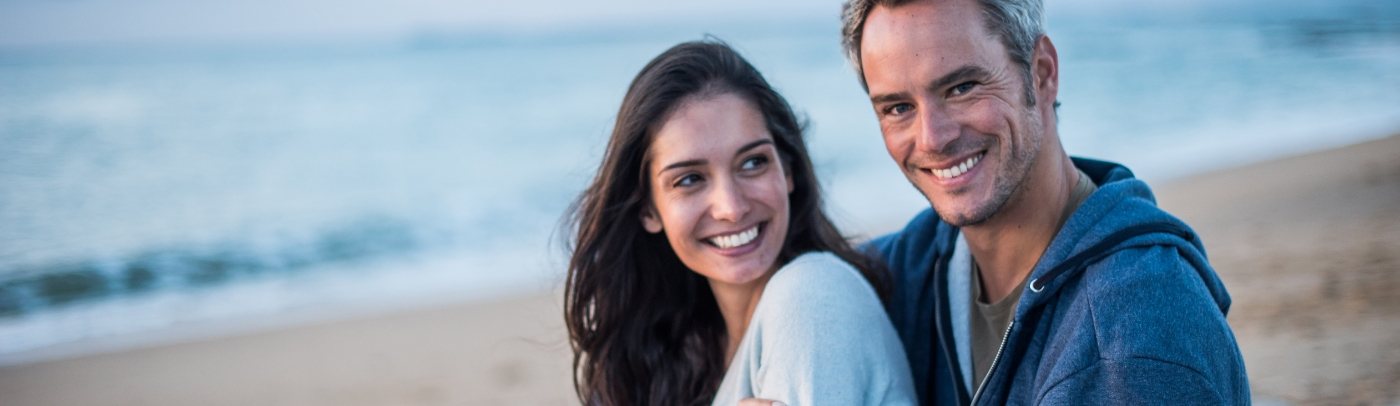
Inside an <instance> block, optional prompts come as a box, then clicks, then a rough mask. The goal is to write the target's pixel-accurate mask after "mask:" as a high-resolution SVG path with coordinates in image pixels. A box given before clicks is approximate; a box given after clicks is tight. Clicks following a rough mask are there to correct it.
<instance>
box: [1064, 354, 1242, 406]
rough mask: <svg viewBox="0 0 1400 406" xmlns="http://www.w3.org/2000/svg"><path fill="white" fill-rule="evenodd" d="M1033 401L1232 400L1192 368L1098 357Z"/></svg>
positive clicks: (1183, 402) (1200, 402)
mask: <svg viewBox="0 0 1400 406" xmlns="http://www.w3.org/2000/svg"><path fill="white" fill-rule="evenodd" d="M1036 403H1037V404H1047V405H1061V404H1086V405H1163V404H1172V405H1224V404H1232V402H1227V401H1226V400H1225V399H1223V398H1221V397H1220V396H1218V395H1217V393H1216V392H1215V388H1214V385H1213V384H1212V383H1211V382H1209V381H1208V380H1206V379H1205V376H1204V375H1201V374H1200V372H1197V371H1196V370H1194V369H1191V368H1189V367H1186V366H1184V365H1179V364H1175V363H1171V362H1167V361H1164V360H1158V359H1151V358H1141V357H1134V358H1124V359H1101V360H1099V361H1098V362H1096V363H1095V364H1094V365H1093V366H1091V367H1089V368H1086V369H1084V370H1081V371H1079V372H1078V373H1075V374H1074V375H1072V376H1070V377H1069V378H1068V379H1065V380H1064V381H1062V382H1060V383H1059V384H1056V385H1055V386H1053V387H1051V388H1050V389H1049V390H1048V391H1046V393H1045V395H1044V396H1043V397H1042V398H1041V399H1040V400H1039V401H1037V402H1036Z"/></svg>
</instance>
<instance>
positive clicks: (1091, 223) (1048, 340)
mask: <svg viewBox="0 0 1400 406" xmlns="http://www.w3.org/2000/svg"><path fill="white" fill-rule="evenodd" d="M1042 8H1043V6H1042V4H1041V1H1040V0H917V1H908V0H906V1H897V0H850V1H849V2H848V3H847V4H846V5H845V8H844V12H843V22H844V27H843V34H844V35H843V41H842V42H843V45H844V46H845V50H846V53H847V56H848V57H849V59H850V60H851V62H852V64H853V65H854V66H855V68H856V72H857V74H858V75H859V78H860V79H861V83H862V84H863V85H865V87H866V89H867V91H868V92H869V95H870V101H871V103H872V105H873V107H874V110H875V114H876V117H877V118H878V120H879V123H880V131H881V133H883V136H884V141H885V146H886V147H887V149H888V150H889V153H890V157H891V158H893V159H894V160H895V163H896V164H898V165H899V167H900V168H901V169H902V170H903V172H904V175H905V176H906V177H907V178H908V179H909V181H910V183H912V184H913V185H914V187H915V188H917V189H918V190H919V191H920V192H922V193H923V194H924V196H925V197H927V198H928V201H929V203H930V204H931V205H932V209H931V210H927V211H925V212H924V213H922V214H920V215H919V216H917V217H916V218H915V219H914V220H913V221H911V222H910V223H909V224H908V225H907V226H906V227H905V228H904V229H903V230H901V231H899V232H896V233H894V234H891V235H887V236H884V237H881V238H878V239H876V240H874V241H872V242H871V243H870V244H869V249H870V250H871V251H872V252H873V253H874V255H876V256H877V257H878V258H880V259H881V260H883V261H884V262H885V263H886V264H888V266H889V267H890V270H891V271H892V273H893V275H894V291H893V295H892V297H891V298H890V302H889V304H888V307H887V308H888V310H889V315H890V318H891V319H892V320H893V321H894V324H895V326H896V328H897V329H898V330H899V332H900V335H901V339H902V340H903V342H904V345H905V349H906V353H907V354H908V356H909V362H910V366H911V370H912V372H913V374H914V380H915V385H916V387H917V388H918V392H919V394H918V395H919V399H920V402H921V403H924V404H969V403H972V404H987V405H996V404H1007V403H1014V404H1041V403H1046V404H1143V403H1147V404H1162V403H1170V404H1179V403H1187V404H1247V403H1249V387H1248V386H1249V385H1248V380H1247V378H1246V376H1245V372H1244V362H1243V360H1242V359H1241V357H1240V352H1239V348H1238V346H1237V345H1236V343H1235V338H1234V334H1233V333H1232V332H1231V331H1230V327H1229V325H1227V324H1226V322H1225V313H1226V312H1227V311H1228V310H1229V306H1230V298H1229V294H1228V293H1226V291H1225V287H1224V285H1223V284H1222V283H1221V282H1220V279H1219V278H1218V277H1217V276H1216V275H1215V272H1214V270H1212V268H1211V266H1210V264H1209V263H1208V262H1207V261H1206V256H1205V251H1204V248H1203V247H1202V245H1201V241H1200V240H1199V239H1198V238H1197V237H1196V236H1195V234H1194V233H1192V231H1191V229H1190V228H1189V227H1188V226H1187V225H1186V224H1184V223H1182V222H1181V221H1179V220H1177V219H1176V218H1174V217H1172V216H1171V215H1169V214H1167V213H1166V212H1164V211H1162V210H1161V209H1159V208H1157V206H1156V203H1155V201H1154V199H1153V197H1152V193H1151V191H1150V190H1149V189H1148V187H1147V185H1146V184H1145V183H1143V182H1141V181H1139V180H1136V179H1134V178H1133V175H1132V173H1131V172H1130V171H1129V170H1128V169H1127V168H1125V167H1123V166H1120V165H1117V164H1113V163H1108V162H1101V161H1094V160H1088V159H1079V158H1070V157H1069V156H1068V155H1066V153H1065V151H1064V150H1063V149H1062V147H1061V144H1060V139H1059V134H1058V131H1057V129H1056V121H1057V117H1056V115H1055V105H1056V95H1057V93H1058V87H1059V59H1058V56H1057V54H1056V51H1055V46H1054V44H1053V43H1052V42H1051V41H1050V38H1049V37H1047V36H1046V35H1045V33H1044V28H1043V22H1042ZM935 214H936V215H935ZM852 345H858V343H852Z"/></svg>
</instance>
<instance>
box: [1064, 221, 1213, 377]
mask: <svg viewBox="0 0 1400 406" xmlns="http://www.w3.org/2000/svg"><path fill="white" fill-rule="evenodd" d="M1206 272H1212V271H1209V270H1206ZM1202 273H1203V272H1202V270H1198V269H1196V268H1195V267H1194V266H1193V265H1192V264H1191V262H1190V261H1188V260H1187V259H1185V258H1184V257H1183V256H1182V254H1181V253H1180V252H1179V251H1178V250H1177V248H1175V247H1172V246H1163V245H1156V246H1141V247H1133V248H1127V249H1122V250H1118V251H1116V252H1114V253H1112V254H1110V255H1108V256H1106V257H1104V258H1103V259H1101V260H1099V261H1098V262H1096V263H1095V264H1092V265H1090V266H1089V267H1088V268H1087V269H1085V272H1084V275H1083V277H1082V279H1081V281H1080V284H1081V285H1082V286H1081V294H1080V295H1079V296H1080V298H1079V299H1080V300H1079V301H1080V302H1081V304H1082V305H1085V306H1087V307H1088V310H1089V311H1090V312H1091V313H1092V315H1093V317H1092V320H1093V323H1094V330H1096V331H1098V332H1099V336H1100V337H1101V339H1100V340H1099V343H1098V345H1099V346H1100V351H1101V352H1102V356H1104V357H1106V358H1114V357H1133V356H1151V357H1160V356H1167V357H1171V358H1175V357H1176V356H1178V355H1183V354H1192V353H1196V352H1197V350H1198V349H1197V348H1195V347H1197V346H1198V345H1201V344H1208V345H1214V344H1219V343H1223V342H1225V341H1228V342H1229V343H1230V344H1231V345H1234V338H1233V335H1232V334H1231V333H1230V331H1229V325H1228V324H1226V322H1225V312H1226V310H1227V308H1228V305H1229V302H1228V300H1229V299H1228V297H1225V298H1224V299H1223V300H1222V299H1221V298H1220V297H1218V296H1217V294H1216V293H1214V292H1212V291H1211V288H1210V287H1209V285H1210V283H1209V281H1208V280H1207V279H1205V278H1203V276H1202ZM1211 276H1213V273H1212V274H1211ZM1103 337H1109V338H1112V339H1102V338H1103ZM1181 337H1194V338H1195V339H1192V340H1182V339H1180V338H1181Z"/></svg>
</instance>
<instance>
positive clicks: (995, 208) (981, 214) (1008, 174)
mask: <svg viewBox="0 0 1400 406" xmlns="http://www.w3.org/2000/svg"><path fill="white" fill-rule="evenodd" d="M1023 111H1024V114H1023V115H1022V116H1021V119H1022V122H1021V124H1023V125H1022V128H1023V129H1025V130H1026V131H1030V132H1033V133H1031V134H1029V135H1031V136H1030V137H1026V138H1025V141H1027V143H1028V145H1022V146H1021V147H1022V148H1020V149H1019V151H1017V153H1016V155H1014V156H1012V157H1011V159H1012V161H1010V162H1004V163H1003V164H1002V165H1001V167H1000V168H998V169H999V170H998V171H997V173H996V176H995V178H994V180H993V182H992V186H993V188H994V189H993V191H992V196H991V198H990V199H989V200H988V201H987V202H986V204H983V205H981V206H979V207H974V208H973V210H972V212H971V213H945V212H944V211H941V210H938V206H936V205H935V206H933V211H934V212H936V213H938V217H939V218H941V219H943V222H944V223H948V224H949V225H952V226H954V227H959V228H962V227H969V226H977V225H981V224H984V223H986V222H987V221H990V220H991V219H992V218H993V217H996V215H997V213H1000V212H1001V210H1002V208H1004V207H1006V205H1007V203H1009V202H1010V201H1011V200H1012V199H1013V198H1015V199H1018V200H1019V199H1020V198H1021V196H1023V195H1024V190H1025V188H1026V182H1027V181H1028V180H1029V179H1030V171H1031V168H1033V167H1035V163H1036V159H1037V158H1038V157H1039V155H1040V147H1041V143H1042V141H1043V140H1044V138H1045V134H1044V132H1045V131H1044V129H1043V128H1042V126H1041V119H1040V116H1039V115H1038V114H1036V111H1035V108H1034V107H1030V106H1027V107H1026V108H1025V110H1023ZM999 147H1000V148H1007V146H1006V145H999ZM984 159H985V158H984ZM1017 164H1020V165H1017ZM929 204H930V205H932V204H933V201H932V200H931V199H930V200H929Z"/></svg>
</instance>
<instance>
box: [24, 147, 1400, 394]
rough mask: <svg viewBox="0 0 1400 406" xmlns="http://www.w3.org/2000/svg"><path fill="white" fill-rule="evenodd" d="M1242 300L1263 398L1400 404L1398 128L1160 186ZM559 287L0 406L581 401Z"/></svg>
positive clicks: (67, 387)
mask: <svg viewBox="0 0 1400 406" xmlns="http://www.w3.org/2000/svg"><path fill="white" fill-rule="evenodd" d="M1157 193H1158V196H1159V198H1160V200H1161V203H1162V205H1163V206H1164V207H1166V208H1167V209H1168V210H1169V211H1172V212H1174V213H1176V214H1177V215H1179V216H1180V217H1182V218H1184V219H1185V220H1186V221H1187V222H1189V223H1190V224H1192V225H1193V226H1194V227H1196V229H1197V231H1198V232H1199V233H1200V234H1201V236H1202V238H1203V239H1204V240H1205V242H1206V246H1207V250H1208V251H1209V255H1210V258H1211V260H1212V262H1213V263H1214V264H1215V266H1216V268H1217V270H1218V271H1219V272H1220V274H1221V276H1222V277H1223V278H1224V279H1225V282H1226V286H1228V288H1229V289H1230V292H1231V294H1232V295H1233V297H1234V306H1233V308H1232V309H1231V312H1230V316H1229V321H1230V323H1231V325H1232V326H1234V328H1235V332H1236V335H1237V337H1238V339H1239V342H1240V346H1241V348H1242V349H1243V352H1244V356H1245V361H1246V363H1247V364H1248V368H1249V373H1250V381H1251V384H1252V385H1253V388H1254V392H1255V401H1256V402H1257V403H1292V404H1314V403H1317V404H1323V403H1325V404H1335V403H1368V404H1377V403H1380V404H1394V403H1396V402H1397V401H1400V386H1396V385H1394V383H1395V382H1400V136H1397V137H1390V138H1386V139H1382V140H1378V141H1372V142H1367V143H1364V144H1360V145H1354V146H1350V147H1345V148H1342V149H1338V150H1332V151H1323V152H1316V153H1312V154H1308V155H1304V156H1301V157H1295V158H1288V159H1282V160H1277V161H1272V162H1265V163H1260V164H1255V165H1250V166H1247V167H1244V168H1238V169H1230V170H1225V171H1221V172H1217V173H1212V174H1207V175H1201V176H1196V177H1192V178H1187V179H1180V180H1177V181H1173V182H1170V183H1168V184H1164V185H1159V187H1158V188H1157ZM560 305H561V299H560V298H559V296H558V295H557V294H556V293H550V294H541V295H533V296H528V297H519V298H514V299H509V300H498V301H492V302H485V303H466V304H459V305H453V306H445V307H440V308H435V309H431V310H417V311H409V312H403V313H398V314H390V315H384V316H378V317H374V318H368V319H361V320H351V321H341V322H333V323H323V324H317V325H308V326H300V327H294V328H288V329H283V330H278V331H270V332H262V333H255V334H250V335H243V336H235V337H226V338H220V339H216V340H210V341H203V342H195V343H186V344H177V345H170V346H164V347H157V348H147V349H140V350H133V351H126V352H120V353H112V354H103V355H95V356H87V357H82V358H77V359H70V360H61V361H52V362H45V363H39V364H31V365H22V366H16V367H8V368H3V369H0V404H3V405H6V406H10V405H15V406H24V405H196V404H197V405H401V404H413V405H439V404H444V405H445V404H452V405H460V404H472V405H476V404H504V403H511V404H529V405H536V404H545V405H553V404H573V403H576V402H575V400H574V398H573V392H572V387H571V385H570V383H569V382H570V381H569V379H570V378H569V368H570V355H569V350H568V342H567V340H566V338H565V332H564V329H563V324H562V320H561V316H560V310H559V309H560Z"/></svg>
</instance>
